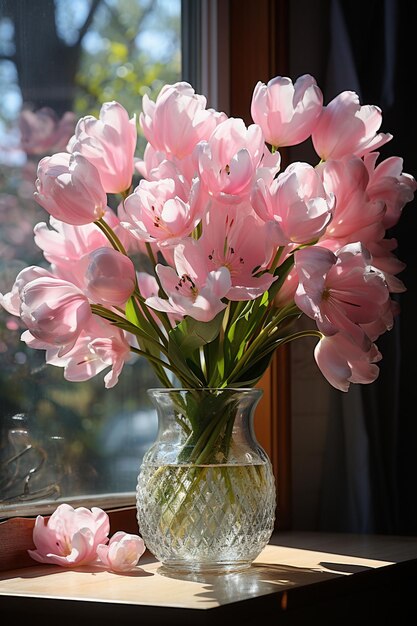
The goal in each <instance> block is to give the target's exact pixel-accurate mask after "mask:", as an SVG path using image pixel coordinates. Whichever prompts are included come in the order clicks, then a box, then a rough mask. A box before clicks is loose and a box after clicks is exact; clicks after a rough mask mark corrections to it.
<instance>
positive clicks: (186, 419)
mask: <svg viewBox="0 0 417 626" xmlns="http://www.w3.org/2000/svg"><path fill="white" fill-rule="evenodd" d="M148 393H149V394H150V397H151V399H152V402H153V404H154V405H155V407H156V410H157V414H158V435H157V439H156V441H155V443H154V444H153V445H152V446H151V448H150V449H149V450H148V452H147V453H146V454H145V456H144V458H143V461H142V464H141V468H140V472H139V476H138V482H137V519H138V524H139V531H140V534H141V535H142V537H143V540H144V541H145V544H146V546H147V548H148V549H149V550H150V551H151V552H152V554H153V555H154V556H155V557H156V558H157V559H158V560H159V561H161V563H162V564H163V565H164V566H165V568H169V570H171V571H173V570H176V571H178V572H182V573H184V572H191V571H199V572H202V571H207V572H211V573H213V572H230V571H239V570H243V569H246V568H247V567H249V566H250V565H251V563H252V562H253V560H254V559H255V558H256V557H257V556H258V555H259V554H260V552H261V551H262V549H263V548H264V547H265V545H266V544H267V543H268V541H269V539H270V537H271V534H272V531H273V529H274V521H275V508H276V489H275V481H274V475H273V471H272V466H271V463H270V460H269V458H268V456H267V454H266V452H265V451H264V450H263V448H262V447H261V446H260V445H259V443H258V442H257V440H256V437H255V434H254V427H253V420H254V412H255V408H256V405H257V403H258V401H259V399H260V398H261V395H262V391H261V390H260V389H257V388H254V389H151V390H149V392H148Z"/></svg>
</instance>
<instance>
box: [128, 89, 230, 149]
mask: <svg viewBox="0 0 417 626" xmlns="http://www.w3.org/2000/svg"><path fill="white" fill-rule="evenodd" d="M206 104H207V100H206V98H205V97H204V96H201V95H198V94H196V93H195V91H194V89H193V88H192V87H191V85H190V84H189V83H186V82H177V83H174V84H173V85H164V87H162V89H161V91H160V92H159V94H158V97H157V98H156V101H155V102H152V100H150V99H149V97H148V96H147V95H146V94H145V95H144V96H143V99H142V111H143V112H142V113H141V114H140V117H139V123H140V125H141V127H142V130H143V134H144V135H145V137H146V139H147V140H148V141H149V143H150V144H152V146H153V147H154V148H155V150H159V151H160V152H164V153H166V154H167V155H168V156H175V157H178V158H179V159H183V158H184V157H186V156H188V155H190V154H191V153H192V152H193V150H194V148H195V146H196V145H197V143H198V142H199V141H201V140H204V139H208V138H209V136H210V135H211V133H212V131H213V130H214V129H215V127H216V126H217V124H219V123H220V122H222V121H224V120H225V119H226V115H225V114H224V113H218V112H217V111H214V110H213V109H206Z"/></svg>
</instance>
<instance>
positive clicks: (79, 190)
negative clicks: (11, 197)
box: [34, 152, 107, 225]
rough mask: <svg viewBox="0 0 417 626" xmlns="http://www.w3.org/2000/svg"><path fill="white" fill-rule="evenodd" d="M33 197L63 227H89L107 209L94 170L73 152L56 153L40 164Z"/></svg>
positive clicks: (97, 174)
mask: <svg viewBox="0 0 417 626" xmlns="http://www.w3.org/2000/svg"><path fill="white" fill-rule="evenodd" d="M34 196H35V199H36V201H37V202H38V203H39V204H40V205H41V206H42V207H43V208H44V209H46V210H47V211H48V213H50V214H51V215H53V216H54V217H56V218H57V219H58V220H61V221H62V222H66V223H67V224H75V225H80V224H90V223H91V222H94V221H95V220H98V219H99V218H101V217H103V215H104V214H105V211H106V207H107V196H106V193H105V191H104V189H103V187H102V185H101V182H100V176H99V173H98V171H97V169H96V168H95V167H94V165H92V164H91V163H90V162H89V161H87V159H86V158H85V157H83V156H82V155H81V154H79V153H77V152H75V153H74V154H68V153H66V152H58V153H56V154H54V155H53V156H48V157H44V158H43V159H41V160H40V162H39V165H38V178H37V179H36V192H35V194H34Z"/></svg>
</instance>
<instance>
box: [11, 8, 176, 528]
mask: <svg viewBox="0 0 417 626" xmlns="http://www.w3.org/2000/svg"><path fill="white" fill-rule="evenodd" d="M180 4H181V3H180V0H72V1H71V2H68V1H67V0H55V1H54V0H36V2H34V1H33V0H0V92H1V93H2V98H1V99H0V292H1V293H6V292H8V291H9V290H10V289H11V286H12V284H13V282H14V279H15V277H16V275H17V273H18V272H19V271H20V270H21V269H23V268H24V267H26V266H27V265H31V264H33V265H45V260H44V259H43V256H42V251H41V250H40V249H39V248H38V247H37V246H36V245H35V243H34V240H33V227H34V225H35V224H37V223H39V222H48V217H49V216H48V215H47V213H46V212H45V211H44V210H43V209H42V208H41V207H40V206H39V205H38V204H37V203H36V202H35V201H34V200H33V191H34V181H35V178H36V167H37V163H38V161H39V159H40V158H42V156H45V155H50V154H52V153H54V152H58V151H63V150H65V146H66V143H67V141H68V139H69V138H70V136H71V135H72V133H73V131H74V126H75V123H76V120H77V119H78V118H79V117H81V116H85V115H90V114H91V115H94V116H96V117H97V116H98V114H99V110H100V106H101V104H102V103H103V102H106V101H111V100H117V101H118V102H120V103H121V104H122V105H123V106H124V107H125V108H126V109H127V111H128V112H129V115H130V117H132V116H133V115H134V114H136V116H137V118H138V116H139V113H140V105H141V98H142V95H143V94H144V93H149V95H150V97H151V98H152V99H154V98H155V96H156V94H157V93H158V91H159V90H160V88H161V87H162V85H163V84H165V83H172V82H175V81H177V80H179V79H180V68H181V58H180ZM143 147H144V140H143V138H142V136H141V135H140V133H139V139H138V145H137V154H138V155H141V154H142V153H143ZM112 208H116V206H112ZM23 330H24V328H23V327H22V326H21V324H20V320H19V318H17V317H14V316H11V315H9V314H8V313H7V312H6V311H5V310H4V309H2V308H1V307H0V363H1V369H0V407H1V409H0V429H1V430H0V467H1V472H0V517H5V516H7V515H11V514H15V511H16V505H17V506H19V507H23V504H24V503H28V502H29V503H30V502H31V503H33V502H37V503H38V502H39V501H45V500H48V499H49V500H52V501H54V502H55V501H56V499H57V498H62V499H64V500H66V501H69V500H70V499H71V498H72V497H74V496H83V495H88V494H104V493H109V492H110V493H116V492H117V493H124V492H132V491H134V489H135V486H136V475H137V472H138V469H139V464H140V460H141V456H142V455H143V453H144V451H145V450H146V449H147V447H148V446H149V445H150V443H151V442H152V440H153V438H154V437H155V434H156V417H155V414H154V411H153V409H152V408H151V406H150V403H149V401H148V398H147V395H146V389H148V388H149V387H152V386H159V383H158V380H157V379H156V377H155V376H154V374H153V372H152V370H151V368H150V366H149V365H148V363H147V362H146V361H144V360H142V359H141V358H140V357H138V358H136V359H135V360H134V361H132V362H131V363H129V364H126V365H125V367H124V370H123V372H122V374H121V377H120V379H119V383H118V384H117V385H116V386H115V387H114V388H112V389H109V390H106V389H105V387H104V382H103V377H104V375H105V374H106V373H107V370H105V371H104V372H101V373H100V374H98V375H97V376H96V377H95V378H93V379H91V380H90V381H88V382H81V383H72V382H68V381H66V380H65V379H64V372H63V370H62V368H60V367H54V366H52V365H46V364H45V353H44V351H43V350H35V349H31V348H28V347H27V346H26V344H25V343H24V342H22V341H21V340H20V336H21V333H22V331H23ZM21 510H22V511H23V512H24V508H21Z"/></svg>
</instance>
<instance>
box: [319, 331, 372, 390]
mask: <svg viewBox="0 0 417 626" xmlns="http://www.w3.org/2000/svg"><path fill="white" fill-rule="evenodd" d="M314 358H315V360H316V363H317V365H318V367H319V369H320V371H321V373H322V374H323V376H324V377H325V378H326V379H327V380H328V381H329V383H330V384H331V385H332V386H333V387H335V388H336V389H339V390H340V391H345V392H346V391H348V390H349V387H350V383H362V384H369V383H373V382H374V381H375V380H376V379H377V378H378V375H379V367H378V366H377V365H375V363H377V362H378V361H380V360H381V358H382V356H381V354H380V352H379V351H378V348H377V347H376V345H375V344H372V343H369V342H368V344H367V345H366V347H364V348H361V347H360V346H358V345H357V344H356V343H355V342H354V341H352V340H351V339H349V338H348V337H347V336H346V335H344V334H343V333H336V334H335V335H332V336H330V337H326V336H323V337H322V339H321V340H320V341H319V342H318V344H317V345H316V348H315V350H314Z"/></svg>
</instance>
